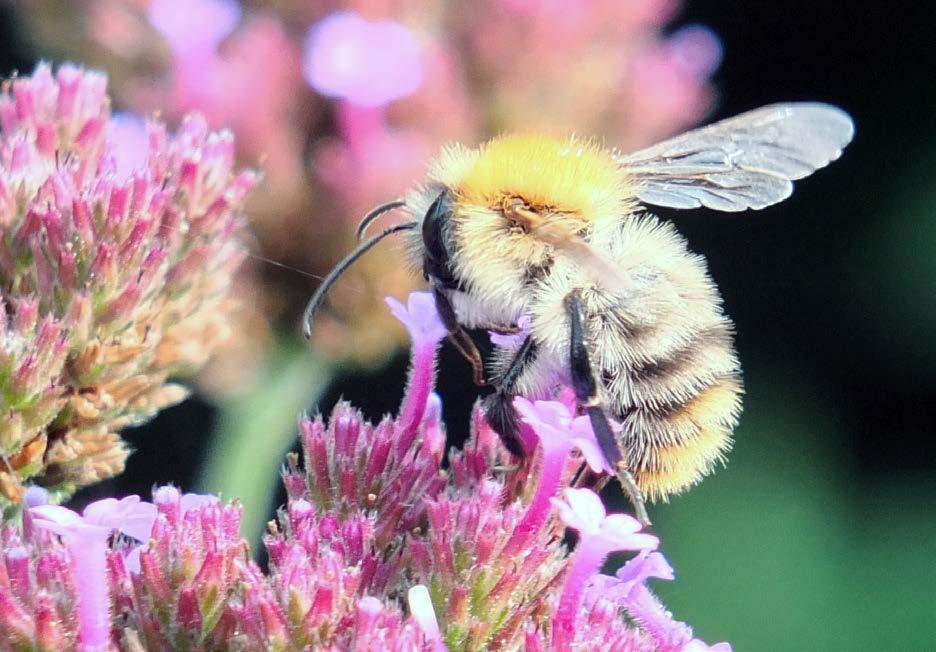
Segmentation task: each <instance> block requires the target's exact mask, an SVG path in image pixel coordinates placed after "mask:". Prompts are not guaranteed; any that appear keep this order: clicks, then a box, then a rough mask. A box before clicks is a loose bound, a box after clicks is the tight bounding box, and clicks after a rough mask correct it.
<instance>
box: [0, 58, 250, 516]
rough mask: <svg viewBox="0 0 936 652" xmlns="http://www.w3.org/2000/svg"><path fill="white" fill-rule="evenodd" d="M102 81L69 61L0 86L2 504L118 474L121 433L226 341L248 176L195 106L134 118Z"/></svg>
mask: <svg viewBox="0 0 936 652" xmlns="http://www.w3.org/2000/svg"><path fill="white" fill-rule="evenodd" d="M106 91H107V78H106V77H105V76H104V75H103V74H100V73H95V72H90V71H85V70H83V69H81V68H78V67H76V66H74V65H69V64H64V65H62V66H60V67H59V68H58V70H56V71H54V72H53V70H52V68H51V66H49V65H47V64H40V65H39V66H38V67H37V68H36V70H35V72H34V73H33V74H32V75H31V76H28V77H20V78H16V79H13V80H11V81H7V82H4V83H3V84H2V88H0V286H2V288H3V294H2V297H0V342H2V345H0V433H2V435H0V455H2V456H3V459H4V464H3V466H2V468H0V506H3V505H5V504H6V503H7V502H11V503H16V502H18V501H19V498H20V497H21V495H22V481H23V480H25V479H28V478H32V477H36V476H38V477H40V478H42V479H43V482H44V483H45V484H46V485H47V486H54V487H57V488H59V489H61V490H62V491H63V492H67V491H70V490H73V489H74V488H75V487H78V486H83V485H86V484H89V483H91V482H96V481H98V480H101V479H103V478H106V477H109V476H111V475H114V474H116V473H118V472H120V471H121V470H122V469H123V463H124V459H125V458H126V456H127V450H126V448H125V447H124V445H123V443H122V442H121V441H120V439H119V437H118V436H117V430H119V429H120V428H122V427H124V426H126V425H128V424H133V423H138V422H140V421H142V420H145V419H147V418H149V417H150V416H152V415H153V414H154V413H155V412H156V411H157V410H159V409H161V408H163V407H165V406H167V405H171V404H172V403H175V402H177V401H179V400H181V399H182V398H183V397H184V396H185V395H186V392H185V390H184V389H183V388H182V387H181V386H179V385H176V384H173V383H167V382H166V380H167V377H168V376H169V375H170V374H173V375H179V374H185V373H191V372H192V371H195V370H197V369H198V368H199V367H201V366H202V365H203V364H204V363H205V361H206V360H207V359H208V357H209V356H210V354H211V352H212V351H213V350H214V349H215V348H216V346H217V345H218V344H219V343H220V342H221V341H223V340H224V339H226V337H227V335H226V334H227V332H228V329H227V326H226V317H227V316H228V315H229V313H230V301H229V297H228V290H229V288H230V286H231V277H232V274H233V272H234V271H235V270H236V269H237V267H238V265H239V264H240V262H241V260H242V258H243V251H242V247H241V245H240V243H239V242H238V241H237V239H236V237H235V236H236V234H237V232H238V230H239V229H240V228H241V226H242V217H241V214H240V209H241V206H242V204H243V202H244V198H245V195H246V193H247V191H248V190H250V189H251V188H252V187H253V185H254V182H255V174H254V173H253V172H249V171H245V172H236V171H235V170H234V142H233V139H232V136H231V134H230V133H229V132H220V133H212V132H211V131H210V130H209V129H208V125H207V123H206V122H205V119H204V118H202V117H201V116H198V115H191V116H189V117H187V118H186V119H184V120H183V122H182V124H181V126H180V127H179V129H178V130H177V131H176V133H174V134H169V133H168V131H167V128H166V126H165V125H164V124H163V123H161V122H157V121H153V122H150V123H147V124H145V125H144V124H143V123H142V122H140V124H139V125H137V127H138V128H134V127H133V126H132V124H131V125H129V126H128V124H122V123H120V122H118V121H114V120H112V116H111V113H110V99H109V98H108V96H107V94H106ZM125 122H126V121H125Z"/></svg>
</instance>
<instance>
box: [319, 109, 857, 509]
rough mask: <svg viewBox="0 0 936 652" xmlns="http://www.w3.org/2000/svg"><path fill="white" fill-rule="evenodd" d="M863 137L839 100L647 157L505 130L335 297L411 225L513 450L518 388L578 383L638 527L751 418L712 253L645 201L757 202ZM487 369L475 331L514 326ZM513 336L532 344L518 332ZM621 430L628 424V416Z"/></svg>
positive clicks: (413, 210) (427, 194)
mask: <svg viewBox="0 0 936 652" xmlns="http://www.w3.org/2000/svg"><path fill="white" fill-rule="evenodd" d="M853 134H854V125H853V123H852V120H851V118H850V117H849V116H848V114H846V113H845V112H844V111H842V110H841V109H838V108H836V107H834V106H830V105H826V104H821V103H812V102H801V103H783V104H774V105H769V106H765V107H762V108H759V109H755V110H753V111H749V112H747V113H743V114H741V115H738V116H736V117H733V118H729V119H727V120H723V121H721V122H717V123H715V124H712V125H709V126H706V127H702V128H699V129H695V130H692V131H689V132H687V133H685V134H683V135H680V136H677V137H675V138H672V139H670V140H666V141H664V142H662V143H660V144H658V145H655V146H652V147H649V148H647V149H643V150H640V151H638V152H635V153H632V154H621V153H618V152H616V151H612V150H607V149H604V148H602V147H600V146H599V145H597V144H596V143H595V142H593V141H589V140H582V139H579V138H575V137H572V138H553V137H548V136H540V135H505V136H501V137H498V138H494V139H493V140H491V141H489V142H487V143H485V144H483V145H481V146H480V147H477V148H475V149H469V148H466V147H463V146H460V145H453V146H450V147H447V148H445V149H444V150H443V151H442V153H441V155H440V156H439V157H438V158H437V159H436V160H435V161H434V162H433V163H432V164H431V166H430V170H429V174H428V180H427V181H426V182H425V183H423V184H422V185H421V186H419V187H417V188H416V189H414V190H413V191H411V192H410V193H409V194H408V195H407V196H406V197H405V199H401V200H396V201H392V202H389V203H387V204H384V205H383V206H379V207H377V208H376V209H375V210H374V211H372V212H371V213H370V214H368V215H367V216H366V217H365V218H364V220H363V221H362V223H361V227H359V235H361V236H363V234H364V230H365V229H366V228H367V226H368V225H369V224H370V223H371V222H372V221H374V220H375V219H376V218H377V217H379V216H380V215H382V214H384V213H386V212H388V211H390V210H394V209H402V210H403V211H405V212H406V213H407V214H408V215H409V217H410V218H411V219H410V221H407V222H403V223H400V224H396V225H394V226H391V227H389V228H386V229H385V230H383V231H382V232H380V233H379V234H378V235H375V236H373V237H371V238H369V239H367V240H363V241H362V242H361V244H360V245H359V246H358V247H357V249H355V250H354V251H353V252H352V253H351V254H350V255H349V256H348V257H347V258H346V259H345V260H344V261H342V262H341V263H340V264H339V265H338V266H337V267H336V268H335V269H334V270H333V272H332V273H331V274H330V275H329V276H328V277H326V280H325V281H324V282H323V283H322V285H321V286H320V287H319V290H318V291H317V292H316V294H315V295H314V296H313V297H312V299H311V300H310V302H309V306H308V308H307V310H306V314H305V320H304V325H305V326H304V327H305V334H306V336H307V337H308V336H309V335H310V333H311V328H312V316H313V314H314V312H315V311H316V309H317V308H318V307H319V306H320V305H321V303H322V301H323V299H324V296H325V293H326V292H327V291H328V288H329V287H330V285H331V284H332V283H334V281H335V280H336V279H337V278H338V277H339V276H340V275H341V273H342V272H343V271H344V270H345V269H347V267H348V266H349V265H351V264H352V263H353V262H354V261H355V260H357V259H358V258H359V257H360V256H361V255H363V254H364V253H365V252H366V251H368V250H369V249H371V248H372V247H373V246H374V245H375V244H376V243H377V242H379V241H380V240H381V239H383V238H384V237H386V236H388V235H390V234H393V233H405V234H406V244H407V251H408V255H409V259H410V260H411V262H412V263H413V265H414V267H415V268H416V269H417V270H419V271H421V273H422V275H423V276H424V278H425V279H426V281H427V282H428V284H429V286H430V288H431V291H432V293H433V295H434V298H435V302H436V306H437V308H438V311H439V315H440V316H441V318H442V320H443V322H444V323H445V325H446V327H447V328H448V331H449V336H450V340H451V342H452V343H453V344H454V345H455V347H456V348H457V349H458V351H459V352H460V353H461V354H462V355H463V356H464V357H465V358H466V360H467V361H468V362H469V363H470V364H471V366H472V368H473V370H474V377H475V381H476V382H477V383H478V384H484V383H485V382H486V378H487V374H486V371H488V370H489V371H490V378H491V381H490V384H491V385H492V386H493V390H494V391H493V392H492V393H491V394H489V395H488V396H487V397H485V399H484V403H483V406H484V410H485V414H486V417H487V419H488V421H489V422H490V424H491V426H492V427H493V428H494V429H495V430H496V431H497V432H498V433H499V435H500V437H501V439H502V440H503V443H504V445H505V446H506V448H507V449H508V450H510V451H511V452H512V453H513V454H515V455H517V456H523V455H525V454H526V453H527V451H525V450H524V447H523V445H522V443H521V439H520V437H519V436H518V432H519V431H518V428H519V424H518V420H517V416H516V414H515V412H514V409H513V406H512V400H513V398H514V397H515V396H517V395H522V396H525V397H528V398H544V397H551V396H553V395H554V392H555V391H556V388H557V386H560V385H569V386H571V387H572V388H573V389H574V391H575V396H576V399H577V402H578V405H579V410H580V411H581V412H582V413H584V414H587V415H588V417H589V420H590V422H591V424H592V427H593V429H594V431H595V435H596V438H597V441H598V443H599V445H600V447H601V450H602V451H603V453H604V455H605V457H606V458H607V460H608V462H609V463H610V465H611V467H612V468H613V469H615V472H616V475H617V476H618V478H619V480H620V481H621V484H622V487H623V488H624V489H625V491H626V492H627V493H628V495H629V497H630V499H631V501H632V502H633V503H634V506H635V510H636V512H637V515H638V517H639V518H640V519H641V520H642V521H644V522H645V523H649V520H648V519H647V515H646V510H645V507H644V497H646V498H647V499H649V500H660V499H663V500H665V499H666V498H668V497H669V496H670V495H672V494H675V493H677V492H680V491H683V490H685V489H687V488H688V487H690V486H692V485H694V484H696V483H697V482H699V481H700V480H701V479H702V478H703V477H704V476H706V475H708V474H709V473H711V472H712V470H713V469H714V468H715V467H716V466H717V465H718V464H723V463H724V462H725V460H726V454H727V452H728V450H729V449H730V447H731V444H732V431H733V430H734V428H735V426H736V425H737V423H738V419H739V416H740V412H741V395H742V392H743V386H742V381H741V366H740V363H739V360H738V356H737V353H736V351H735V348H734V343H733V326H732V322H731V320H730V319H729V318H728V316H727V315H725V313H724V310H723V308H722V299H721V296H720V294H719V291H718V289H717V287H716V286H715V283H714V282H713V281H712V278H711V277H710V275H709V273H708V270H707V267H706V262H705V259H704V258H703V257H702V256H700V255H698V254H695V253H692V252H691V251H690V250H689V248H688V246H687V243H686V241H685V239H684V238H683V237H682V236H681V235H679V233H677V231H676V229H675V228H674V227H673V226H672V225H671V224H670V223H668V222H665V221H662V220H660V219H659V218H657V217H655V216H653V215H652V214H651V213H649V212H648V211H647V209H646V208H645V206H660V207H666V208H674V209H690V208H701V207H704V208H709V209H713V210H717V211H728V212H735V211H744V210H759V209H762V208H765V207H767V206H770V205H772V204H775V203H777V202H780V201H782V200H784V199H786V198H787V197H789V196H790V194H791V193H792V191H793V184H792V182H793V181H794V180H797V179H801V178H803V177H806V176H808V175H809V174H811V173H812V172H814V171H816V170H817V169H819V168H822V167H824V166H825V165H827V164H828V163H830V162H831V161H833V160H835V159H836V158H838V157H839V156H840V155H841V152H842V149H843V148H844V147H845V145H847V144H848V143H849V142H850V140H851V138H852V136H853ZM521 321H523V322H528V323H529V326H528V328H527V329H525V330H524V331H522V333H521V339H522V343H521V344H519V345H518V346H503V347H495V350H494V351H493V352H492V354H491V356H490V360H488V361H487V368H486V365H485V361H484V360H482V357H481V355H480V353H479V352H478V349H477V348H476V346H475V344H474V342H473V341H472V339H471V338H470V337H469V335H468V333H467V332H466V329H470V328H486V329H490V330H494V331H500V332H504V333H510V332H516V331H517V330H518V327H517V325H518V323H521ZM509 339H511V340H513V339H516V338H509ZM611 420H613V422H615V425H614V426H612V421H611Z"/></svg>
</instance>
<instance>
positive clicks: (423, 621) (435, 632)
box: [406, 584, 446, 651]
mask: <svg viewBox="0 0 936 652" xmlns="http://www.w3.org/2000/svg"><path fill="white" fill-rule="evenodd" d="M406 601H407V603H408V604H409V609H410V614H411V615H412V616H413V620H415V621H416V624H417V625H419V629H421V630H422V633H423V634H425V636H426V639H427V640H429V641H430V642H431V643H432V648H433V650H439V651H444V650H445V649H446V647H445V644H444V643H443V642H442V633H441V632H440V631H439V622H438V621H437V620H436V615H435V610H434V609H433V607H432V599H431V598H430V597H429V589H427V588H426V587H425V586H424V585H422V584H417V585H416V586H413V587H412V588H410V590H409V591H408V592H407V594H406Z"/></svg>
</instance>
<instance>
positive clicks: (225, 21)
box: [146, 0, 241, 53]
mask: <svg viewBox="0 0 936 652" xmlns="http://www.w3.org/2000/svg"><path fill="white" fill-rule="evenodd" d="M146 14H147V18H148V19H149V22H150V24H151V25H152V26H153V27H155V28H156V29H157V30H158V31H159V33H160V34H162V36H163V38H165V39H166V41H168V42H169V45H170V46H171V47H172V49H173V50H175V51H176V52H177V53H184V52H188V51H191V50H198V49H209V50H214V49H215V48H216V47H217V46H218V44H219V43H220V42H221V41H222V40H224V38H225V37H226V36H227V35H228V34H230V33H231V32H232V31H234V28H235V27H236V26H237V23H238V21H240V16H241V7H240V3H239V2H237V1H236V0H151V1H150V3H149V6H148V7H147V10H146Z"/></svg>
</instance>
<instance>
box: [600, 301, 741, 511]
mask: <svg viewBox="0 0 936 652" xmlns="http://www.w3.org/2000/svg"><path fill="white" fill-rule="evenodd" d="M603 380H604V386H605V391H606V392H607V397H606V398H607V400H608V404H609V407H610V409H611V412H612V413H613V414H614V416H615V417H616V418H617V419H618V420H620V421H621V422H622V424H623V427H624V430H623V431H622V432H621V434H620V435H619V437H620V443H621V452H622V453H623V455H624V459H625V461H626V462H627V465H628V468H629V469H630V471H631V472H632V473H633V474H634V477H635V479H636V480H637V484H638V486H639V487H640V489H641V490H642V491H643V492H644V494H645V495H646V496H647V497H648V498H650V499H660V498H666V497H667V496H669V495H670V494H673V493H677V492H679V491H681V490H683V489H686V488H688V487H690V486H692V485H693V484H695V483H696V482H698V481H699V480H701V479H702V478H703V477H704V476H706V475H707V474H709V473H710V472H711V471H712V470H713V469H714V467H715V466H716V464H718V463H721V462H723V461H724V459H725V454H726V453H727V452H728V450H729V449H730V447H731V433H732V431H733V430H734V427H735V425H737V422H738V417H739V415H740V412H741V394H742V385H741V377H740V368H739V364H738V359H737V356H736V355H735V352H734V348H733V345H732V341H731V324H730V322H729V321H728V319H727V318H725V317H723V316H721V315H719V316H718V317H717V318H716V319H714V320H713V321H712V322H711V323H709V324H708V325H706V326H704V327H701V328H700V329H699V330H698V331H697V332H696V334H695V335H694V336H693V337H691V338H689V339H688V340H687V343H686V344H684V345H683V346H681V347H679V348H678V349H676V350H675V351H671V352H669V353H668V355H667V356H666V357H664V358H660V359H658V360H655V361H653V362H650V363H646V364H643V365H639V366H634V367H633V368H627V367H625V368H624V369H621V368H618V369H616V370H615V371H614V372H611V373H605V374H604V379H603Z"/></svg>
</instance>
